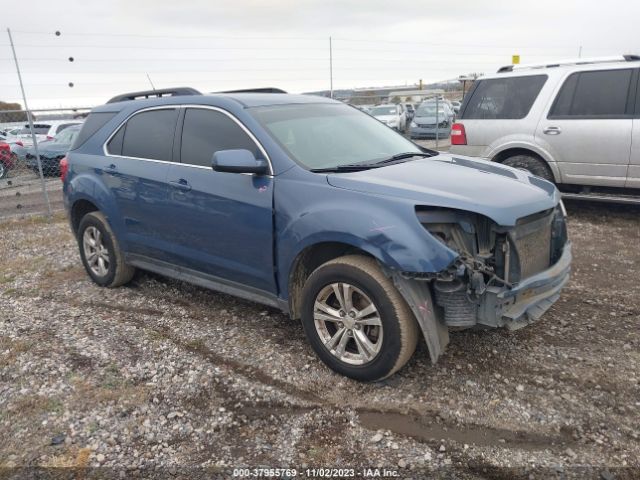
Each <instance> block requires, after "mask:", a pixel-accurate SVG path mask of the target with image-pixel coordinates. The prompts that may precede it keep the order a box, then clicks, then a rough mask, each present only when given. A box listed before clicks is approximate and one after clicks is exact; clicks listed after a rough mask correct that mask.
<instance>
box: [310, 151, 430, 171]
mask: <svg viewBox="0 0 640 480" xmlns="http://www.w3.org/2000/svg"><path fill="white" fill-rule="evenodd" d="M433 155H434V154H433V153H426V152H405V153H398V154H396V155H393V156H391V157H389V158H383V159H382V160H378V161H375V162H365V163H347V164H346V165H336V166H335V167H326V168H312V169H311V171H312V172H315V173H318V172H358V171H360V170H368V169H370V168H380V167H383V166H384V165H388V164H391V163H396V162H397V163H401V160H406V159H407V158H412V157H423V158H424V157H432V156H433Z"/></svg>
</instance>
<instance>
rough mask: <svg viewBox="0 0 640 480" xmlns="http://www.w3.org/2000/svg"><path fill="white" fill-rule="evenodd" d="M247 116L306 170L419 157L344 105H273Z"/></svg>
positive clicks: (386, 130)
mask: <svg viewBox="0 0 640 480" xmlns="http://www.w3.org/2000/svg"><path fill="white" fill-rule="evenodd" d="M250 112H251V114H252V115H253V116H254V117H255V118H256V119H257V120H258V121H259V122H260V123H261V124H262V125H263V126H264V127H265V128H266V129H267V131H268V132H269V133H270V134H271V135H272V136H273V137H274V138H275V140H276V141H277V142H278V143H279V144H280V145H281V146H282V147H283V148H284V149H285V150H286V151H287V152H288V153H289V154H290V155H291V156H292V157H293V158H294V159H295V160H296V161H297V162H298V163H299V164H300V165H302V166H303V167H305V168H307V169H325V168H336V167H340V166H346V165H353V164H359V163H363V164H364V163H374V162H377V161H382V160H386V159H389V158H391V157H393V156H395V155H401V154H406V153H415V154H416V155H424V153H423V152H422V151H421V150H420V149H419V148H418V147H417V146H416V145H415V144H413V143H412V142H410V141H409V140H407V139H405V138H404V137H403V136H402V135H399V134H398V133H396V132H394V131H393V130H391V129H390V128H388V127H387V126H385V125H383V124H382V123H380V122H379V121H377V120H375V119H374V118H372V117H370V116H369V115H367V114H364V113H362V112H360V111H358V110H356V109H355V108H351V107H348V106H346V105H336V104H329V105H326V104H311V105H310V104H305V105H284V106H280V105H278V106H269V107H256V108H252V109H251V110H250Z"/></svg>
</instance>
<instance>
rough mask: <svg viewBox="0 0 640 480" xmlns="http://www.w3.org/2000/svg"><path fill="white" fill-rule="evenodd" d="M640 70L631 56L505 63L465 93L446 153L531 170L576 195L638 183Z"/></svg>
mask: <svg viewBox="0 0 640 480" xmlns="http://www.w3.org/2000/svg"><path fill="white" fill-rule="evenodd" d="M639 70H640V56H635V55H626V56H624V57H620V58H617V59H595V60H584V59H579V60H576V61H573V62H567V63H559V64H554V65H539V66H529V67H519V66H508V67H503V68H501V69H500V70H499V71H498V73H497V74H495V75H491V76H487V77H482V79H480V80H478V81H476V82H475V84H474V85H473V87H472V89H471V90H470V91H469V93H468V94H467V97H466V98H465V100H464V103H463V104H462V107H461V109H460V115H459V118H458V121H457V123H456V124H454V125H453V128H452V132H451V143H452V146H451V152H452V153H454V154H462V155H469V156H473V157H485V158H488V159H491V160H493V161H496V162H500V163H504V164H505V165H510V166H512V167H517V168H522V169H525V170H528V171H530V172H532V173H534V174H536V175H538V176H540V177H543V178H546V179H548V180H551V181H553V182H555V183H556V184H558V186H559V187H560V188H561V189H562V190H564V191H565V192H572V193H573V194H578V195H574V196H579V195H580V194H585V193H589V191H591V190H597V188H594V187H617V188H640V90H639V87H638V85H639V84H638V77H639ZM603 190H606V189H603Z"/></svg>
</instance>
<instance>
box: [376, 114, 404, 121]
mask: <svg viewBox="0 0 640 480" xmlns="http://www.w3.org/2000/svg"><path fill="white" fill-rule="evenodd" d="M372 117H374V118H377V119H378V120H380V121H381V122H388V121H390V120H396V119H397V118H398V115H397V114H394V115H372Z"/></svg>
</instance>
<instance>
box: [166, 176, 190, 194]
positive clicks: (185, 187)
mask: <svg viewBox="0 0 640 480" xmlns="http://www.w3.org/2000/svg"><path fill="white" fill-rule="evenodd" d="M169 183H170V184H171V186H172V187H173V188H177V189H178V190H182V191H183V192H188V191H190V190H191V185H190V184H189V182H187V181H186V180H185V179H184V178H181V179H180V180H172V181H170V182H169Z"/></svg>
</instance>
